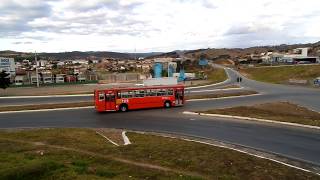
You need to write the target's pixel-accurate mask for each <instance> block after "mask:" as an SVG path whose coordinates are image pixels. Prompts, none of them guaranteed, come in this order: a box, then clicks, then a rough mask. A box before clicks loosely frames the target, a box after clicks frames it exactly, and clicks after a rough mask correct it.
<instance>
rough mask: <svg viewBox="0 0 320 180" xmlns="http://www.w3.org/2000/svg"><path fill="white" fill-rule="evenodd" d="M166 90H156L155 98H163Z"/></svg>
mask: <svg viewBox="0 0 320 180" xmlns="http://www.w3.org/2000/svg"><path fill="white" fill-rule="evenodd" d="M166 94H167V93H166V90H165V89H158V91H157V96H164V95H166Z"/></svg>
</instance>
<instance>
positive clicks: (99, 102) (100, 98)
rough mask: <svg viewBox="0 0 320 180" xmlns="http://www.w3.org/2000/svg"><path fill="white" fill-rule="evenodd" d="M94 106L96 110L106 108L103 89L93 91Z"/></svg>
mask: <svg viewBox="0 0 320 180" xmlns="http://www.w3.org/2000/svg"><path fill="white" fill-rule="evenodd" d="M95 106H96V109H97V111H99V112H102V111H105V110H106V101H105V93H104V91H96V93H95Z"/></svg>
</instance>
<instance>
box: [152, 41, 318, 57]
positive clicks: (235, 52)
mask: <svg viewBox="0 0 320 180" xmlns="http://www.w3.org/2000/svg"><path fill="white" fill-rule="evenodd" d="M303 47H310V50H309V55H311V56H320V41H319V42H316V43H308V44H292V45H286V44H281V45H278V46H256V47H250V48H219V49H215V48H208V49H196V50H187V51H182V54H183V56H184V57H187V58H189V59H191V60H192V59H198V58H199V57H200V55H206V57H207V58H208V59H212V60H215V59H233V58H236V57H244V56H246V55H249V54H260V53H263V52H268V51H272V52H288V51H290V50H292V49H295V48H303ZM161 57H172V58H176V57H179V54H178V53H177V51H172V52H167V53H163V54H159V55H156V56H149V58H161Z"/></svg>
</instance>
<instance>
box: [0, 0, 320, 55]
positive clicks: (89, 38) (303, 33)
mask: <svg viewBox="0 0 320 180" xmlns="http://www.w3.org/2000/svg"><path fill="white" fill-rule="evenodd" d="M318 7H320V1H319V0H308V1H303V0H259V1H254V0H239V1H234V0H153V1H147V0H144V1H143V0H119V1H117V0H92V1H80V0H49V1H41V0H21V1H8V0H3V1H2V2H1V4H0V27H2V28H1V30H0V40H1V43H0V49H12V50H19V51H34V50H37V51H48V52H52V51H72V50H82V51H86V50H88V51H90V50H106V51H133V50H134V49H135V48H136V49H137V51H170V50H175V49H194V48H207V47H208V46H210V47H247V46H259V45H268V44H270V45H274V44H282V43H304V42H312V41H318V40H320V26H319V23H318V22H319V21H320V10H318ZM17 42H28V43H17ZM44 44H45V45H44Z"/></svg>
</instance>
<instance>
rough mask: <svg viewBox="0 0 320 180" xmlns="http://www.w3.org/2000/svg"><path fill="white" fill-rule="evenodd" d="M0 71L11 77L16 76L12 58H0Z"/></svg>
mask: <svg viewBox="0 0 320 180" xmlns="http://www.w3.org/2000/svg"><path fill="white" fill-rule="evenodd" d="M0 71H6V72H7V73H9V74H10V75H11V76H14V75H15V74H16V65H15V62H14V59H13V58H5V57H0Z"/></svg>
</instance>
